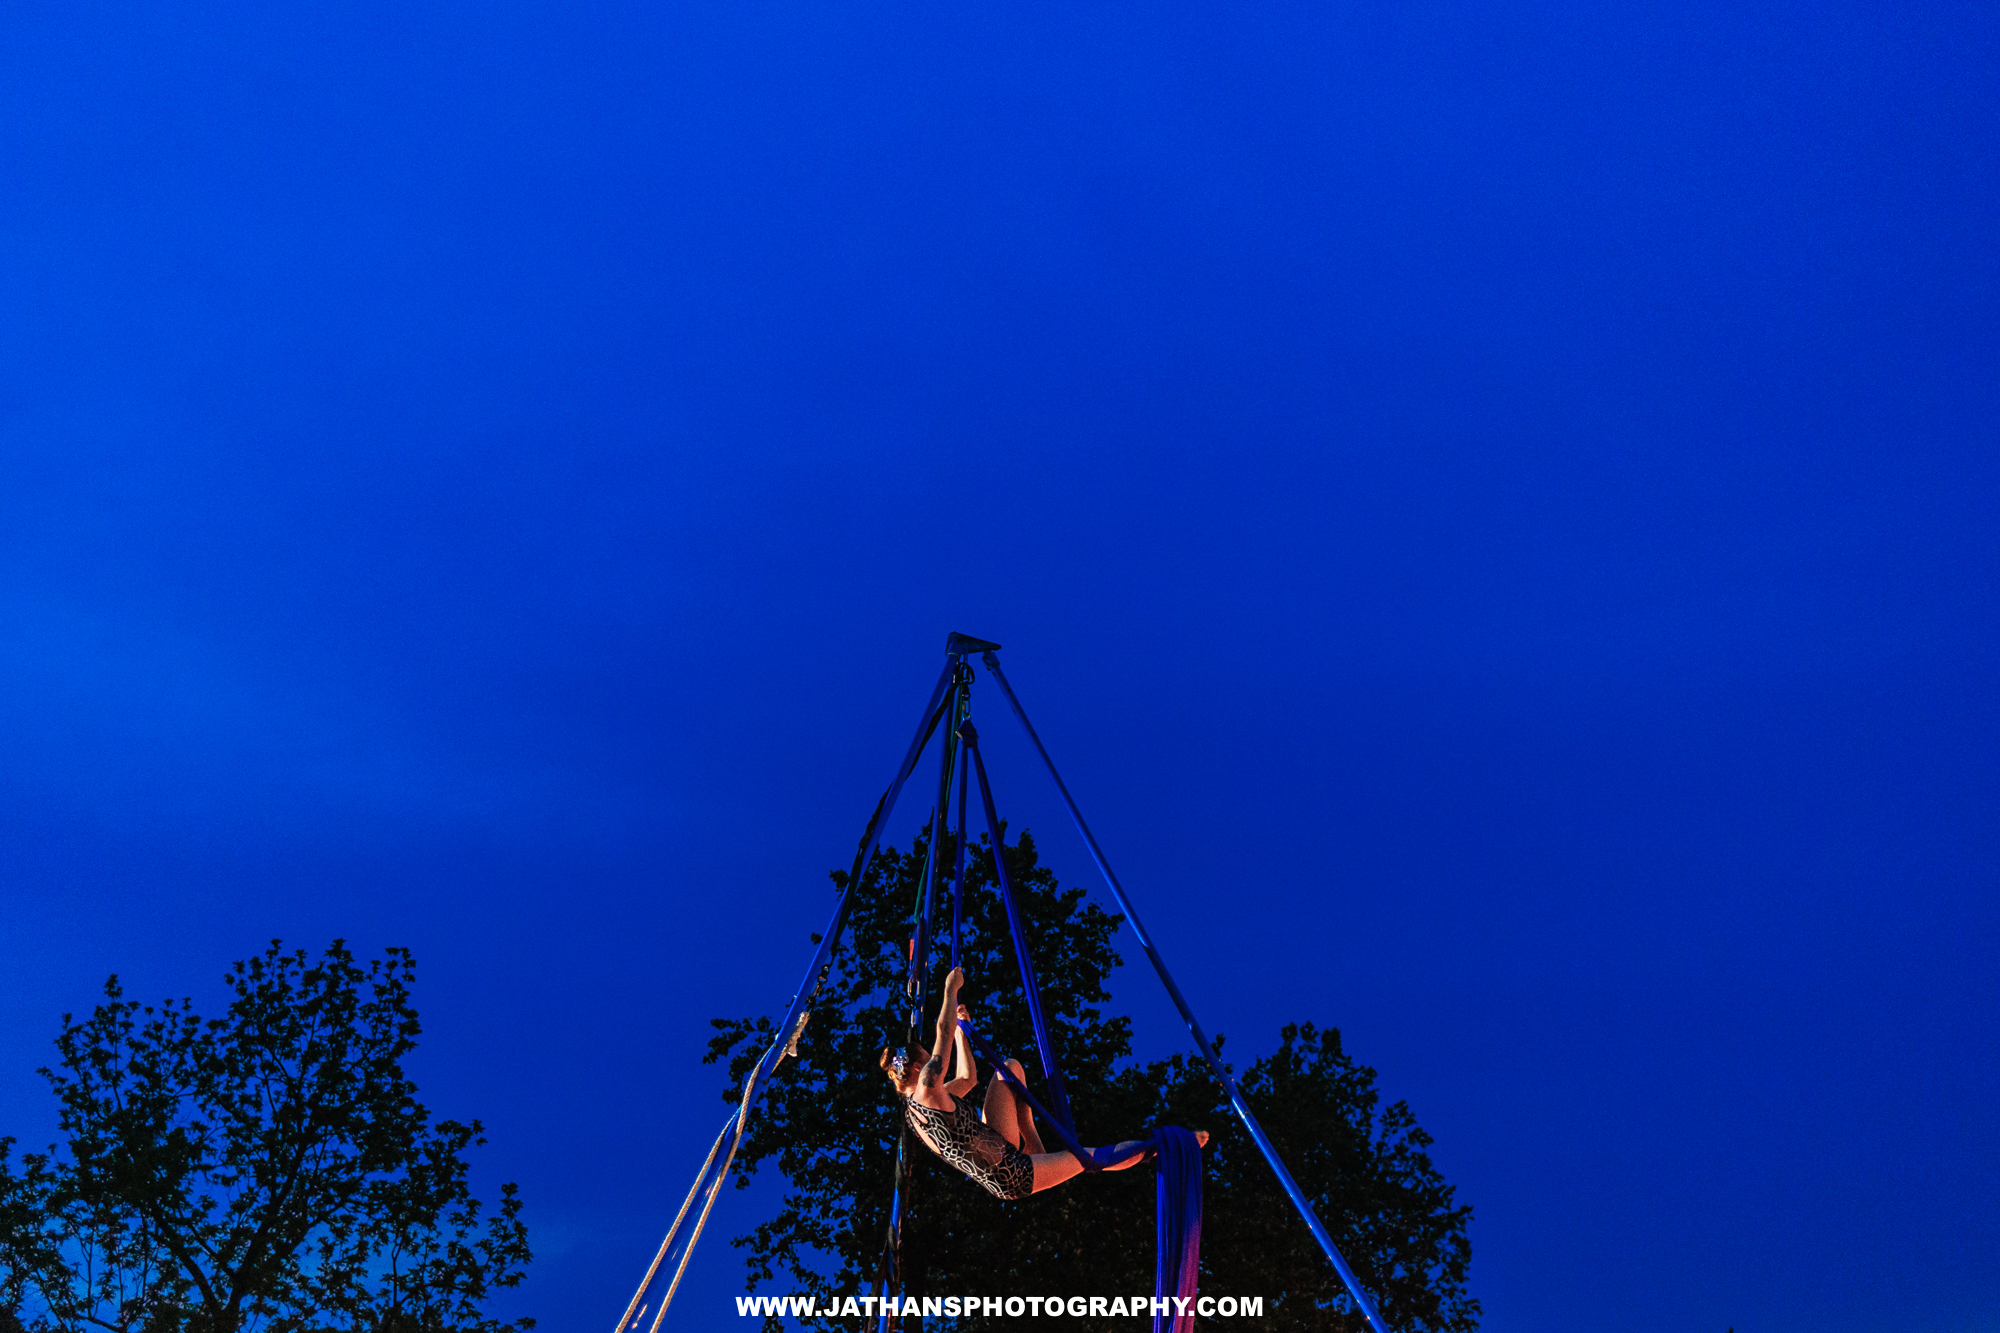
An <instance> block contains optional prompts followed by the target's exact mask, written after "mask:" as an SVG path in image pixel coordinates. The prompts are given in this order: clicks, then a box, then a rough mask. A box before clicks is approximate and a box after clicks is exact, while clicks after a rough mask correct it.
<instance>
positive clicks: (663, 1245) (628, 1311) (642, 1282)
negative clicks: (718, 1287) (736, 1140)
mask: <svg viewBox="0 0 2000 1333" xmlns="http://www.w3.org/2000/svg"><path fill="white" fill-rule="evenodd" d="M729 1128H730V1127H729V1124H728V1123H727V1122H724V1124H723V1126H722V1133H720V1134H717V1135H716V1136H715V1143H714V1144H713V1145H712V1146H711V1147H710V1148H709V1150H708V1156H707V1158H706V1159H704V1160H703V1161H702V1164H701V1170H699V1171H697V1172H695V1176H694V1184H692V1185H690V1186H689V1187H688V1195H687V1198H685V1199H683V1200H681V1210H680V1211H679V1212H678V1213H675V1214H674V1221H673V1225H672V1226H670V1227H668V1228H667V1234H666V1237H665V1239H663V1240H661V1242H660V1252H659V1253H658V1254H656V1255H654V1256H653V1264H652V1267H650V1268H648V1269H647V1270H646V1276H644V1277H643V1278H640V1279H639V1289H638V1290H637V1291H635V1292H633V1293H632V1303H631V1304H630V1305H627V1306H626V1307H625V1313H624V1314H622V1315H620V1316H618V1327H617V1329H616V1330H614V1333H625V1325H626V1324H627V1323H629V1322H631V1319H632V1313H633V1311H635V1310H637V1309H638V1308H639V1298H640V1297H642V1296H644V1295H645V1294H646V1287H647V1286H648V1285H649V1284H650V1283H651V1282H652V1280H653V1274H655V1273H657V1272H659V1271H660V1261H661V1260H663V1259H665V1258H666V1257H667V1251H668V1250H669V1249H671V1248H672V1246H673V1243H674V1232H676V1231H678V1230H680V1225H681V1219H682V1218H684V1217H686V1216H687V1210H688V1205H690V1204H692V1203H693V1202H694V1196H695V1193H696V1192H697V1191H698V1190H700V1189H701V1178H702V1177H703V1176H705V1175H707V1174H708V1168H709V1164H710V1163H712V1162H713V1161H715V1154H716V1153H718V1152H720V1151H721V1150H722V1141H723V1139H725V1138H727V1137H728V1136H729ZM660 1308H661V1309H662V1310H664V1309H665V1308H666V1307H665V1306H664V1305H662V1306H661V1307H660ZM653 1322H654V1324H655V1325H657V1324H658V1323H659V1321H658V1320H657V1319H655V1320H654V1321H653Z"/></svg>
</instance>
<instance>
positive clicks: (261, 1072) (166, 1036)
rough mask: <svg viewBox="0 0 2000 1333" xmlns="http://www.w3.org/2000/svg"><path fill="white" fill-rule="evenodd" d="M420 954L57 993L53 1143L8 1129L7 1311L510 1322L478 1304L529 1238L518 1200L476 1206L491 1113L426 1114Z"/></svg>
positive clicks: (511, 1278)
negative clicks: (40, 1146)
mask: <svg viewBox="0 0 2000 1333" xmlns="http://www.w3.org/2000/svg"><path fill="white" fill-rule="evenodd" d="M414 976H415V971H414V964H413V962H412V960H411V957H410V954H409V952H408V951H407V950H404V949H390V950H388V951H387V952H386V955H385V956H384V957H382V958H380V959H376V960H374V961H371V962H370V963H369V964H368V965H367V967H366V968H363V967H362V966H361V965H360V964H358V963H357V962H356V961H355V960H354V957H353V955H352V954H350V953H349V952H348V950H347V948H346V947H345V945H344V944H343V943H342V942H341V941H339V940H336V941H334V943H333V944H332V945H331V946H330V947H329V948H328V949H327V950H326V952H325V954H324V955H323V956H322V957H321V958H319V959H318V960H317V961H313V960H309V959H308V957H307V955H306V953H305V952H304V951H303V950H301V951H298V952H293V953H287V952H285V951H284V950H283V949H282V948H281V947H280V945H279V944H278V942H277V941H273V942H272V944H271V947H270V948H269V949H268V950H266V951H265V952H264V953H263V954H262V955H261V956H259V957H257V958H252V959H249V960H247V961H245V962H239V963H237V964H235V965H234V966H233V967H232V968H231V970H230V972H229V974H228V976H227V978H226V980H227V982H228V984H229V986H230V989H231V991H232V992H233V995H234V998H233V999H232V1001H231V1003H230V1005H229V1009H228V1012H227V1013H226V1014H225V1015H224V1016H223V1017H222V1018H218V1019H209V1020H204V1019H202V1018H201V1017H199V1016H198V1015H197V1014H195V1012H194V1010H193V1005H192V1001H189V1000H182V1001H181V1002H179V1003H178V1004H174V1003H166V1004H163V1005H161V1006H159V1007H158V1008H155V1007H153V1006H151V1005H144V1004H140V1003H137V1002H136V1001H132V1000H128V999H126V998H125V996H124V991H123V990H122V988H121V987H120V986H119V983H118V978H117V977H115V976H114V977H112V978H111V979H110V980H109V981H108V982H106V983H105V987H104V995H105V1002H104V1003H103V1004H100V1005H98V1006H97V1007H96V1008H95V1009H94V1010H93V1011H92V1012H91V1014H90V1016H89V1017H88V1018H86V1019H84V1020H83V1021H82V1022H75V1021H73V1020H72V1019H71V1017H70V1015H68V1014H65V1015H63V1026H62V1032H61V1034H60V1035H59V1036H58V1037H57V1038H56V1048H57V1051H58V1053H59V1056H60V1058H59V1060H58V1062H57V1065H56V1067H55V1068H53V1069H43V1070H42V1071H41V1072H42V1074H43V1076H44V1077H46V1078H47V1079H48V1080H49V1083H50V1085H51V1086H52V1087H53V1088H54V1090H55V1093H56V1096H57V1098H58V1100H59V1102H60V1105H61V1113H60V1121H59V1123H60V1128H61V1134H62V1137H63V1142H62V1143H59V1144H55V1145H52V1146H51V1147H50V1148H49V1149H48V1151H47V1152H39V1153H33V1152H31V1153H24V1154H22V1155H21V1157H20V1159H19V1164H18V1166H17V1165H16V1164H15V1162H14V1160H13V1158H12V1146H13V1143H14V1140H13V1139H11V1138H9V1139H0V1311H4V1313H0V1329H7V1330H25V1331H26V1333H56V1331H58V1330H60V1331H61V1333H82V1331H83V1330H85V1329H88V1328H101V1329H112V1330H120V1331H121V1333H123V1331H125V1330H131V1331H132V1333H305V1331H306V1330H312V1331H313V1333H322V1331H326V1333H331V1331H333V1330H343V1331H344V1330H364V1329H365V1330H371V1331H377V1333H519V1331H520V1330H525V1329H528V1328H532V1327H533V1326H534V1321H533V1320H531V1319H520V1320H516V1321H513V1322H511V1323H503V1322H500V1321H497V1320H495V1319H492V1318H489V1317H487V1316H486V1315H485V1314H483V1313H482V1312H481V1308H480V1307H481V1304H482V1303H483V1302H484V1301H485V1300H486V1298H487V1297H488V1296H489V1294H490V1293H491V1292H492V1290H493V1289H494V1288H498V1287H512V1286H515V1285H518V1284H519V1282H520V1281H521V1278H522V1276H523V1270H524V1266H525V1265H526V1264H527V1262H528V1260H529V1257H530V1256H529V1252H528V1239H527V1231H526V1229H525V1228H524V1227H523V1225H522V1224H521V1220H520V1208H521V1205H520V1199H519V1197H518V1195H517V1193H516V1191H515V1187H514V1186H513V1185H512V1184H507V1185H503V1186H502V1187H501V1201H500V1208H499V1211H498V1213H497V1214H494V1215H491V1216H488V1217H486V1218H485V1219H484V1222H483V1224H482V1220H481V1205H480V1202H479V1200H477V1199H475V1198H473V1197H472V1195H471V1193H470V1191H469V1190H468V1188H467V1184H466V1171H467V1164H466V1162H465V1158H464V1152H465V1150H466V1149H467V1148H468V1147H470V1146H472V1145H475V1144H479V1143H483V1142H485V1140H484V1139H483V1138H482V1137H481V1130H480V1124H479V1122H478V1121H477V1120H474V1121H471V1122H470V1123H460V1122H458V1121H454V1120H440V1121H437V1122H436V1123H432V1121H431V1118H430V1113H429V1112H428V1111H426V1110H425V1109H424V1107H423V1106H422V1105H421V1104H420V1103H419V1102H418V1101H417V1095H416V1094H417V1089H416V1085H415V1084H414V1083H412V1082H411V1081H410V1079H409V1078H408V1076H407V1075H406V1074H405V1073H404V1072H403V1066H402V1059H403V1057H404V1056H405V1055H406V1054H408V1053H409V1051H410V1049H411V1048H412V1047H413V1046H414V1045H415V1042H416V1038H417V1034H418V1030H419V1029H418V1023H417V1013H416V1010H415V1009H414V1008H413V1007H412V1006H411V1002H410V985H411V982H412V981H413V980H414Z"/></svg>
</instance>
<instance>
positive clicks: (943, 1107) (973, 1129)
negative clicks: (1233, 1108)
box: [881, 968, 1208, 1199]
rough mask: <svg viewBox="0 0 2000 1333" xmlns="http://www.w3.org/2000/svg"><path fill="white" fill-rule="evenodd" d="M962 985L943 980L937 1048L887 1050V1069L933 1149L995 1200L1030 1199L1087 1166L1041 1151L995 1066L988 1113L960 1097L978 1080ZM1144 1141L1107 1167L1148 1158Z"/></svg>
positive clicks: (1200, 1133)
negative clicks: (952, 1059) (949, 1072)
mask: <svg viewBox="0 0 2000 1333" xmlns="http://www.w3.org/2000/svg"><path fill="white" fill-rule="evenodd" d="M964 985H965V972H964V971H963V969H960V968H953V969H952V970H951V975H950V976H949V977H947V978H945V983H944V1003H943V1004H942V1005H941V1006H939V1008H938V1021H937V1035H936V1039H935V1040H934V1041H933V1042H932V1046H931V1050H933V1051H936V1052H937V1054H935V1055H933V1054H932V1053H931V1051H927V1050H925V1049H924V1048H923V1047H921V1046H917V1045H912V1046H910V1047H909V1048H908V1049H906V1050H903V1051H897V1050H896V1049H894V1048H893V1047H890V1048H886V1049H884V1050H883V1052H882V1060H881V1064H882V1070H883V1072H884V1073H886V1074H887V1075H888V1076H889V1081H890V1082H891V1083H892V1084H894V1085H895V1088H896V1095H897V1096H898V1097H899V1098H901V1100H902V1103H903V1115H904V1118H905V1119H907V1120H908V1121H909V1124H910V1128H911V1129H912V1130H914V1131H915V1132H916V1136H917V1137H918V1138H920V1139H922V1140H923V1141H924V1143H925V1144H926V1145H928V1146H929V1148H930V1150H931V1151H932V1152H934V1153H936V1154H937V1155H938V1156H939V1157H941V1158H943V1159H944V1161H945V1163H946V1164H947V1165H949V1166H952V1167H955V1168H957V1169H958V1170H960V1171H963V1172H964V1173H965V1174H966V1175H968V1176H970V1177H972V1179H973V1180H974V1181H975V1182H977V1183H978V1184H979V1185H980V1186H982V1187H983V1188H984V1189H985V1190H986V1192H987V1193H989V1194H991V1195H993V1197H995V1198H996V1199H1025V1198H1027V1197H1028V1196H1029V1195H1030V1194H1036V1193H1039V1192H1041V1191H1042V1190H1045V1189H1052V1188H1054V1187H1055V1186H1057V1185H1060V1184H1062V1183H1063V1182H1064V1181H1065V1180H1068V1179H1069V1178H1070V1177H1071V1176H1074V1175H1077V1174H1078V1173H1080V1172H1081V1171H1082V1170H1083V1169H1084V1167H1083V1163H1082V1162H1080V1161H1078V1160H1077V1158H1076V1156H1075V1154H1073V1153H1070V1152H1048V1151H1045V1150H1044V1149H1043V1147H1042V1136H1041V1135H1040V1134H1038V1133H1036V1132H1035V1113H1034V1111H1033V1109H1032V1108H1030V1107H1029V1105H1028V1104H1027V1102H1026V1101H1024V1100H1022V1097H1021V1094H1020V1093H1019V1092H1017V1091H1016V1090H1015V1089H1014V1088H1012V1087H1010V1086H1009V1085H1008V1083H1007V1081H1006V1080H1005V1079H1003V1078H1002V1077H1001V1075H1000V1072H999V1071H998V1070H995V1071H994V1074H993V1077H992V1079H991V1081H989V1082H988V1083H987V1085H986V1108H985V1110H984V1111H983V1112H974V1111H973V1109H972V1107H971V1105H970V1104H969V1103H967V1102H964V1101H962V1100H960V1099H961V1098H962V1097H964V1095H965V1094H966V1093H968V1092H971V1091H972V1090H973V1089H974V1088H976V1087H978V1086H979V1070H978V1066H977V1064H976V1063H975V1062H974V1061H973V1058H972V1045H971V1043H970V1042H968V1041H967V1040H966V1039H965V1030H964V1029H963V1028H961V1027H959V1026H958V1020H959V1019H961V1018H965V1017H966V1016H967V1015H966V1012H965V1006H963V1005H961V1004H960V1003H959V1002H958V992H959V989H960V988H961V987H962V986H964ZM954 1049H955V1050H956V1053H957V1057H958V1058H957V1062H956V1063H957V1067H958V1070H959V1077H957V1078H954V1079H950V1080H947V1079H946V1078H945V1073H946V1069H945V1056H946V1053H947V1052H948V1051H952V1050H954ZM1007 1068H1008V1069H1009V1070H1010V1071H1012V1073H1013V1075H1014V1077H1015V1078H1016V1079H1018V1080H1021V1081H1022V1082H1026V1079H1025V1077H1024V1075H1023V1074H1022V1072H1021V1062H1020V1061H1019V1060H1009V1061H1008V1062H1007ZM1195 1138H1196V1140H1197V1141H1199V1142H1201V1143H1204V1144H1205V1143H1207V1142H1208V1131H1206V1130H1197V1131H1196V1132H1195ZM1144 1146H1145V1142H1144V1140H1137V1139H1135V1140H1131V1141H1128V1142H1125V1143H1121V1144H1119V1145H1118V1146H1117V1147H1116V1148H1114V1149H1113V1150H1112V1161H1111V1162H1110V1163H1109V1164H1108V1165H1106V1166H1105V1168H1104V1169H1105V1170H1106V1171H1123V1170H1124V1169H1125V1168H1126V1167H1128V1166H1132V1165H1134V1164H1136V1163H1138V1162H1141V1161H1143V1160H1145V1157H1146V1154H1145V1153H1142V1152H1140V1151H1138V1150H1139V1149H1140V1148H1142V1147H1144ZM1096 1151H1098V1150H1093V1155H1095V1152H1096ZM1121 1157H1122V1159H1123V1160H1119V1159H1120V1158H1121Z"/></svg>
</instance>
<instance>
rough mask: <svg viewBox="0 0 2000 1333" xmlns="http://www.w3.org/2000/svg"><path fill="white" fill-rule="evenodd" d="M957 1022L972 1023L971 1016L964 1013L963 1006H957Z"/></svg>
mask: <svg viewBox="0 0 2000 1333" xmlns="http://www.w3.org/2000/svg"><path fill="white" fill-rule="evenodd" d="M958 1021H959V1022H961V1023H970V1022H971V1021H972V1015H971V1014H968V1013H966V1012H965V1006H964V1005H962V1004H961V1005H960V1006H958Z"/></svg>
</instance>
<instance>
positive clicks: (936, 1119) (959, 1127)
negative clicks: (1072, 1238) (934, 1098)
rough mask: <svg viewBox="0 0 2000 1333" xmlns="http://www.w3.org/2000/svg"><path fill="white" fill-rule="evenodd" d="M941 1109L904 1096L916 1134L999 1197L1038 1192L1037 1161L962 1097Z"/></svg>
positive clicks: (937, 1152) (948, 1162)
mask: <svg viewBox="0 0 2000 1333" xmlns="http://www.w3.org/2000/svg"><path fill="white" fill-rule="evenodd" d="M952 1102H953V1105H952V1108H951V1110H949V1111H940V1110H937V1109H936V1108H934V1107H929V1106H925V1105H924V1104H923V1103H921V1102H916V1101H912V1100H910V1099H908V1098H905V1099H904V1101H903V1114H904V1116H905V1118H906V1119H908V1121H909V1122H910V1128H911V1129H913V1130H915V1131H916V1133H917V1137H918V1138H920V1139H922V1140H923V1141H924V1142H925V1143H927V1144H929V1145H930V1148H931V1151H932V1152H934V1153H936V1154H937V1155H938V1156H939V1157H942V1158H943V1159H944V1160H945V1162H946V1163H947V1164H949V1165H951V1166H955V1167H957V1168H958V1169H959V1170H960V1171H963V1172H965V1174H966V1175H968V1176H970V1177H972V1179H973V1180H975V1181H977V1182H978V1183H979V1184H980V1185H981V1186H983V1187H984V1188H985V1190H986V1192H987V1193H988V1194H991V1195H992V1196H993V1197H994V1198H996V1199H1025V1198H1027V1197H1028V1196H1029V1195H1030V1194H1033V1193H1034V1192H1035V1164H1034V1163H1033V1162H1032V1161H1030V1160H1029V1158H1028V1154H1026V1153H1024V1152H1022V1151H1021V1150H1020V1149H1019V1148H1016V1147H1015V1146H1014V1145H1013V1144H1011V1143H1009V1142H1007V1140H1005V1139H1003V1138H1001V1137H1000V1135H999V1134H998V1133H997V1132H996V1131H995V1130H993V1129H992V1128H991V1127H989V1126H988V1125H987V1124H986V1122H984V1121H983V1120H981V1119H980V1118H979V1114H978V1113H977V1112H976V1111H974V1110H973V1109H972V1107H971V1106H970V1105H969V1104H968V1103H967V1102H966V1101H965V1099H964V1098H962V1097H955V1098H953V1099H952Z"/></svg>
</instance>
